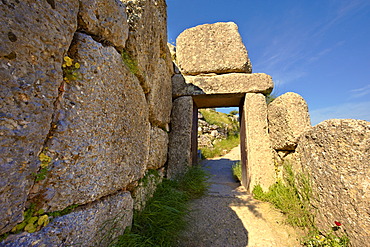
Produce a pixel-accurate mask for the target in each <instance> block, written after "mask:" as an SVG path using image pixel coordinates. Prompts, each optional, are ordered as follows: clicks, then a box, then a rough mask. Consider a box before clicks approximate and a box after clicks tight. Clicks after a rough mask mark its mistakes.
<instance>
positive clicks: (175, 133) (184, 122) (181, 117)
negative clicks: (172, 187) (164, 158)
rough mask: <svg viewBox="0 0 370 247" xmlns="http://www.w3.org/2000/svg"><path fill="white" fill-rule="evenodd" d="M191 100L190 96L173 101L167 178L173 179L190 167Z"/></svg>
mask: <svg viewBox="0 0 370 247" xmlns="http://www.w3.org/2000/svg"><path fill="white" fill-rule="evenodd" d="M192 126H193V99H192V98H191V97H190V96H185V97H180V98H177V99H175V100H174V102H173V109H172V114H171V132H170V135H169V149H168V168H167V169H168V170H167V177H168V178H173V177H175V176H176V175H178V174H180V173H182V172H183V171H184V170H185V168H186V167H187V166H190V165H191V160H192V156H191V132H192Z"/></svg>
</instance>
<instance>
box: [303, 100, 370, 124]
mask: <svg viewBox="0 0 370 247" xmlns="http://www.w3.org/2000/svg"><path fill="white" fill-rule="evenodd" d="M310 116H311V123H312V125H313V126H314V125H316V124H318V123H320V122H322V121H324V120H327V119H338V118H339V119H348V118H349V119H360V120H366V121H370V101H366V102H359V103H346V104H341V105H337V106H330V107H325V108H321V109H316V110H313V111H310Z"/></svg>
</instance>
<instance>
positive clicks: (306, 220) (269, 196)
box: [252, 164, 313, 227]
mask: <svg viewBox="0 0 370 247" xmlns="http://www.w3.org/2000/svg"><path fill="white" fill-rule="evenodd" d="M283 167H284V182H283V181H278V182H277V183H275V184H273V185H272V186H271V187H270V188H269V191H268V192H263V190H262V188H261V186H259V185H257V186H255V187H254V188H253V191H252V193H253V196H254V198H256V199H258V200H261V201H267V202H270V203H272V204H273V205H274V206H275V207H276V208H278V209H280V210H281V211H282V212H283V213H284V214H285V215H286V216H287V222H288V223H289V224H291V225H293V226H299V227H310V226H312V225H313V216H312V215H311V213H310V211H309V199H310V194H311V187H310V185H309V182H308V180H307V179H306V178H305V177H304V176H303V175H301V174H300V175H297V176H296V175H295V174H294V173H293V170H292V167H291V165H289V164H285V165H284V166H283ZM298 181H299V183H300V184H301V185H302V187H301V186H300V188H301V189H299V188H298V186H297V182H298Z"/></svg>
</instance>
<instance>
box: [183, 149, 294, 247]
mask: <svg viewBox="0 0 370 247" xmlns="http://www.w3.org/2000/svg"><path fill="white" fill-rule="evenodd" d="M238 160H240V148H239V147H237V148H234V149H233V150H232V151H231V152H230V153H228V154H226V155H225V156H223V157H220V158H215V159H211V160H205V161H203V162H202V166H203V167H204V169H206V170H208V171H209V172H210V174H211V178H210V179H209V182H210V188H209V191H208V194H207V195H206V196H203V197H202V198H200V199H197V200H194V201H193V202H192V205H191V207H192V212H191V213H190V215H189V218H188V220H189V222H190V224H189V228H188V229H187V231H186V232H184V233H183V234H182V237H181V240H179V242H178V246H182V247H192V246H194V247H195V246H196V247H211V246H212V247H218V246H219V247H221V246H222V247H228V246H235V247H242V246H250V247H269V246H277V247H285V246H287V247H289V246H300V244H299V241H298V240H297V234H296V232H295V230H294V229H293V228H292V227H290V226H287V225H285V224H284V223H283V221H284V217H283V215H282V214H281V213H280V212H279V211H277V210H276V209H274V208H273V207H272V206H270V204H268V203H264V202H260V201H257V200H254V199H253V198H252V197H251V196H250V195H249V194H248V193H247V192H246V190H245V189H244V187H242V186H240V185H239V184H238V183H236V182H235V180H234V178H233V176H232V172H231V166H232V164H233V163H235V162H236V161H238Z"/></svg>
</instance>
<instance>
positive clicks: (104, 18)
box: [78, 0, 128, 49]
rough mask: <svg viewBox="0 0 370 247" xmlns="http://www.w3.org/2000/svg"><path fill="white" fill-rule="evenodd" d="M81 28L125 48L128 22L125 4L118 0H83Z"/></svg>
mask: <svg viewBox="0 0 370 247" xmlns="http://www.w3.org/2000/svg"><path fill="white" fill-rule="evenodd" d="M78 25H79V29H81V30H83V31H84V32H85V33H88V34H92V35H94V36H95V37H96V38H98V39H100V40H102V41H104V42H109V43H111V44H113V45H114V46H115V47H117V48H119V49H123V48H125V45H126V40H127V38H128V23H127V16H126V12H125V5H124V4H122V2H121V1H118V0H108V1H107V0H81V1H80V12H79V14H78Z"/></svg>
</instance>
